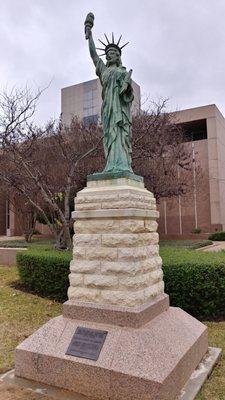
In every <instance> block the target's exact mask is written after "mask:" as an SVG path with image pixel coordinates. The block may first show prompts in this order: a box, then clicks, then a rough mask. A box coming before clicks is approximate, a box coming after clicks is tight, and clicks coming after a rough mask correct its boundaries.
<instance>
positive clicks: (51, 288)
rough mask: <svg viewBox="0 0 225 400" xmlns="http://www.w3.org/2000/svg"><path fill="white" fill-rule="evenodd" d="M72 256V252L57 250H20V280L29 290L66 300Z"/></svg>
mask: <svg viewBox="0 0 225 400" xmlns="http://www.w3.org/2000/svg"><path fill="white" fill-rule="evenodd" d="M71 258H72V255H71V253H69V252H63V251H61V252H60V251H55V250H52V251H44V250H41V251H37V250H28V251H27V252H21V253H20V252H19V253H17V256H16V259H17V266H18V269H19V276H20V280H21V282H22V284H24V285H25V287H26V288H27V289H28V290H32V291H34V292H35V293H38V294H40V295H42V296H50V297H52V298H54V299H55V300H58V301H65V300H67V289H68V286H69V280H68V275H69V264H70V260H71Z"/></svg>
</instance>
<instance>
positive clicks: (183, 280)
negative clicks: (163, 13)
mask: <svg viewBox="0 0 225 400" xmlns="http://www.w3.org/2000/svg"><path fill="white" fill-rule="evenodd" d="M160 255H161V256H162V259H163V271H164V281H165V292H166V293H168V294H169V295H170V301H171V305H173V306H176V307H181V308H183V309H184V310H185V311H187V312H188V313H190V314H191V315H193V316H195V317H197V318H200V319H217V318H224V317H225V253H224V252H220V253H201V252H196V251H194V250H186V249H174V248H162V249H161V251H160ZM71 257H72V256H71V253H66V252H56V251H41V252H40V251H39V252H37V251H34V250H29V251H27V252H21V253H18V254H17V265H18V268H19V274H20V278H21V282H22V283H23V284H24V285H25V286H26V287H27V288H28V289H29V290H32V291H34V292H36V293H38V294H41V295H43V296H51V297H53V298H55V299H57V300H59V301H65V300H66V299H67V288H68V285H69V281H68V274H69V263H70V260H71Z"/></svg>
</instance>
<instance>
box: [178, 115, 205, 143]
mask: <svg viewBox="0 0 225 400" xmlns="http://www.w3.org/2000/svg"><path fill="white" fill-rule="evenodd" d="M179 126H180V127H181V129H182V130H183V132H184V136H185V141H186V142H193V141H195V140H204V139H207V125H206V119H199V120H197V121H190V122H185V123H183V124H179Z"/></svg>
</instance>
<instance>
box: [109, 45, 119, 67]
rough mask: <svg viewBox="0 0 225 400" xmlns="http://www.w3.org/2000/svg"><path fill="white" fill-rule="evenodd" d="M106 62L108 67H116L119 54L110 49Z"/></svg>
mask: <svg viewBox="0 0 225 400" xmlns="http://www.w3.org/2000/svg"><path fill="white" fill-rule="evenodd" d="M106 60H107V62H108V65H114V64H117V63H118V61H119V54H118V51H117V50H116V49H113V48H112V49H109V50H108V51H107V53H106Z"/></svg>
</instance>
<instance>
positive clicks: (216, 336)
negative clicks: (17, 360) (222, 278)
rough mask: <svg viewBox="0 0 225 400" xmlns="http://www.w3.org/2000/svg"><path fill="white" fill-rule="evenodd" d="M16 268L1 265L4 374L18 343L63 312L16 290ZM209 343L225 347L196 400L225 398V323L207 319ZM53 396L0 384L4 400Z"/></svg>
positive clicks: (0, 339)
mask: <svg viewBox="0 0 225 400" xmlns="http://www.w3.org/2000/svg"><path fill="white" fill-rule="evenodd" d="M17 280H18V273H17V270H16V268H15V267H0V373H3V372H5V371H7V370H10V369H12V368H13V364H14V359H13V354H14V349H15V347H16V345H17V344H18V343H19V342H21V341H22V340H23V339H25V338H26V337H27V336H29V335H30V334H31V333H32V332H33V331H35V330H36V329H37V328H38V327H39V326H40V325H42V324H43V323H45V322H46V321H48V320H49V319H50V318H52V317H54V316H56V315H59V314H61V307H62V305H61V304H60V303H57V302H54V301H51V300H49V299H46V298H41V297H39V296H36V295H33V294H29V293H26V292H22V291H20V290H17V289H15V288H14V287H13V286H14V283H15V282H16V281H17ZM206 324H207V325H208V327H209V344H210V346H214V347H221V348H222V349H223V355H222V359H221V361H220V363H219V366H217V367H216V368H215V369H214V371H213V373H212V375H211V377H210V378H209V380H208V381H207V382H206V383H205V385H204V387H203V389H202V390H201V393H200V394H199V395H198V396H197V398H196V400H224V399H225V322H223V321H221V322H206ZM38 399H40V400H41V399H46V400H47V399H49V400H50V397H46V396H42V395H40V394H33V393H31V392H30V391H27V390H21V389H17V388H15V387H13V386H9V385H6V384H2V383H0V400H38Z"/></svg>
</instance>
